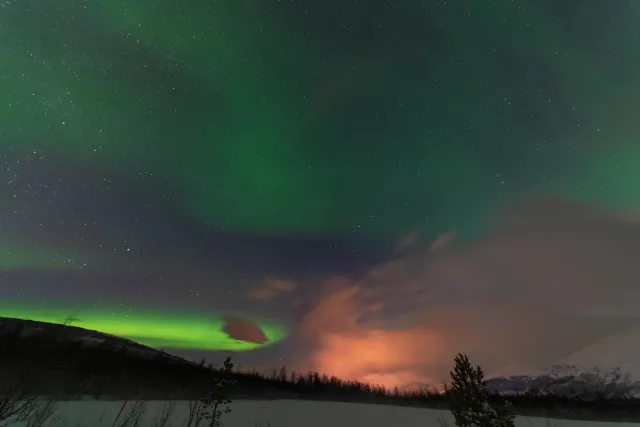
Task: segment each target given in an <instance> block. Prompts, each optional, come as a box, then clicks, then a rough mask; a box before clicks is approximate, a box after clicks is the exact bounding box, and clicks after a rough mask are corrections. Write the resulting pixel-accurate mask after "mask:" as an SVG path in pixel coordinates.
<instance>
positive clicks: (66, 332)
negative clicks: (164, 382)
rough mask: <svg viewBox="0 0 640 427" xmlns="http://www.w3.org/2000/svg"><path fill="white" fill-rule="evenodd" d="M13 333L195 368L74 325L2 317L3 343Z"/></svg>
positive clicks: (132, 343)
mask: <svg viewBox="0 0 640 427" xmlns="http://www.w3.org/2000/svg"><path fill="white" fill-rule="evenodd" d="M11 333H19V334H20V337H22V338H43V339H47V340H55V341H59V342H60V343H64V342H65V341H67V342H81V343H82V344H83V345H85V346H87V347H98V346H102V347H103V348H105V349H109V350H113V351H117V352H121V353H126V354H129V355H131V356H134V357H139V358H149V359H162V360H164V361H165V362H167V363H176V364H188V365H194V366H195V365H196V364H195V363H193V362H190V361H187V360H184V359H182V358H180V357H177V356H173V355H171V354H168V353H165V352H162V351H159V350H156V349H154V348H151V347H147V346H145V345H142V344H138V343H136V342H134V341H131V340H128V339H126V338H121V337H117V336H115V335H110V334H105V333H102V332H97V331H92V330H89V329H83V328H78V327H75V326H65V325H61V324H55V323H46V322H37V321H33V320H24V319H14V318H7V317H0V341H1V340H2V335H4V334H11Z"/></svg>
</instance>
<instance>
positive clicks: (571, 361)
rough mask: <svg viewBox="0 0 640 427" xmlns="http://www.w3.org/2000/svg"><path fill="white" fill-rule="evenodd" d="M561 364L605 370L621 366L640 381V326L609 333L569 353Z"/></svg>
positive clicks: (622, 369) (622, 370) (624, 371)
mask: <svg viewBox="0 0 640 427" xmlns="http://www.w3.org/2000/svg"><path fill="white" fill-rule="evenodd" d="M559 364H568V365H576V366H578V367H579V368H580V369H591V368H593V367H598V368H600V369H601V370H603V371H610V370H612V369H614V368H619V369H620V370H621V372H622V373H625V374H629V376H630V377H631V379H633V380H636V381H640V327H635V328H631V329H628V330H626V331H623V332H619V333H616V334H613V335H609V336H608V337H605V338H603V339H601V340H598V341H596V342H594V343H592V344H589V345H588V346H586V347H584V348H582V349H580V350H578V351H576V352H574V353H572V354H570V355H568V356H567V357H565V358H563V359H562V360H560V361H559Z"/></svg>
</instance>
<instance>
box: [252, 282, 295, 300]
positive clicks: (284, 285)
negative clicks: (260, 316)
mask: <svg viewBox="0 0 640 427" xmlns="http://www.w3.org/2000/svg"><path fill="white" fill-rule="evenodd" d="M295 290H296V284H295V283H293V282H291V281H288V280H283V279H278V278H268V279H266V280H264V281H262V282H261V283H260V284H259V285H258V286H256V287H255V288H253V289H251V290H249V292H247V293H246V296H247V297H248V298H251V299H255V300H261V301H267V300H272V299H275V298H277V297H279V296H281V295H282V294H286V293H291V292H293V291H295Z"/></svg>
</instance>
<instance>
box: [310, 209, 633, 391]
mask: <svg viewBox="0 0 640 427" xmlns="http://www.w3.org/2000/svg"><path fill="white" fill-rule="evenodd" d="M451 238H453V234H448V235H445V236H443V237H442V239H439V240H440V242H441V243H442V242H444V243H446V242H448V241H450V240H451ZM436 241H438V239H436ZM444 243H443V244H444ZM638 259H640V224H638V223H635V222H630V221H628V220H622V219H621V218H620V215H612V214H611V213H610V212H607V211H606V210H604V209H601V208H599V207H593V206H590V205H588V204H582V203H578V202H573V201H568V200H559V199H543V200H538V201H533V202H530V203H526V204H521V205H517V206H512V207H510V208H509V209H506V210H504V211H503V212H502V213H501V214H500V215H498V216H496V226H495V228H494V229H493V230H492V231H491V232H489V233H487V234H485V235H483V236H480V237H479V238H477V239H476V240H474V241H471V242H467V243H459V244H458V245H456V246H455V247H452V248H450V249H449V250H447V251H435V252H434V251H432V250H431V248H427V250H426V251H422V252H418V251H413V252H412V253H407V254H405V255H403V256H402V257H401V258H398V259H395V260H393V261H390V262H388V263H385V264H383V265H380V266H377V267H375V268H373V269H372V270H371V271H370V272H369V273H367V274H366V275H364V276H363V277H362V278H360V279H359V280H349V279H346V278H333V279H331V280H330V281H328V283H327V284H326V286H325V288H324V290H323V291H322V292H321V293H320V294H319V295H318V297H317V301H316V304H315V306H314V308H313V310H311V311H310V312H309V313H308V315H307V316H306V317H305V318H304V319H303V321H302V324H301V326H300V328H299V331H298V338H299V339H302V340H305V342H307V343H308V344H310V345H311V347H312V348H313V352H312V354H311V357H310V362H311V364H312V366H311V368H312V369H314V370H318V371H320V372H325V373H327V374H333V375H337V376H340V377H344V378H348V379H357V380H363V381H368V382H374V383H378V384H383V385H386V386H395V385H398V386H402V385H405V384H408V383H415V382H422V383H431V384H436V383H439V382H441V381H443V380H446V378H447V374H448V370H449V369H450V367H451V363H452V359H453V356H454V355H455V354H456V353H457V352H464V353H467V354H469V356H470V357H472V359H473V360H474V362H475V363H479V364H481V365H482V366H483V367H484V368H485V370H486V371H487V372H492V371H498V370H500V369H501V368H504V367H507V366H514V365H519V366H540V367H547V366H549V365H551V364H553V363H556V362H558V361H560V360H562V361H564V360H565V358H566V357H568V356H569V355H575V354H576V352H577V353H578V354H580V352H581V349H583V348H593V343H594V342H597V341H599V340H602V339H605V338H606V337H609V336H612V335H615V334H619V333H620V331H623V330H626V329H628V328H633V327H638V328H640V315H638V314H637V306H638V305H639V304H640V289H639V288H638V287H637V283H640V268H638V263H637V260H638ZM603 348H604V347H603ZM589 355H590V356H589V357H590V358H591V359H593V358H594V357H595V356H593V351H591V352H590V353H589ZM576 357H577V356H576ZM619 357H620V358H624V355H619ZM583 359H584V357H582V358H581V359H580V360H583ZM611 359H612V357H611V356H608V358H607V360H609V361H610V360H611ZM614 359H615V358H614ZM598 362H599V361H598V360H593V364H598Z"/></svg>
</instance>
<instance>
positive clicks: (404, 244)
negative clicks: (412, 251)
mask: <svg viewBox="0 0 640 427" xmlns="http://www.w3.org/2000/svg"><path fill="white" fill-rule="evenodd" d="M419 239H420V230H419V229H417V228H416V229H414V230H412V231H410V232H409V233H407V235H405V236H403V237H402V238H401V239H400V240H399V241H398V243H397V244H396V253H400V252H404V251H405V250H407V249H409V248H410V247H411V246H413V245H414V244H415V243H416V242H417V241H418V240H419Z"/></svg>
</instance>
